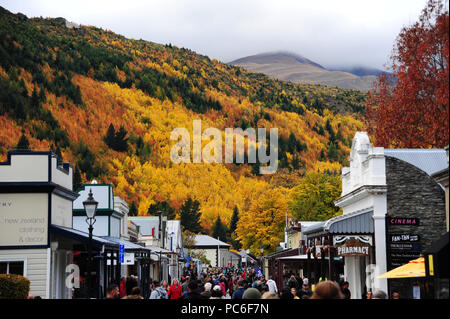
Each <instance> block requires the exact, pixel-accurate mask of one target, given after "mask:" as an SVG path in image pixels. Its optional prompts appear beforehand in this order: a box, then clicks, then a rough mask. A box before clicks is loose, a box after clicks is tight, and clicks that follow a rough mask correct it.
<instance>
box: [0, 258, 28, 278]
mask: <svg viewBox="0 0 450 319" xmlns="http://www.w3.org/2000/svg"><path fill="white" fill-rule="evenodd" d="M13 262H22V263H23V272H22V276H23V277H26V276H27V269H28V267H27V265H28V263H27V258H25V257H24V258H4V257H0V263H7V266H6V271H7V272H6V273H7V274H9V263H13Z"/></svg>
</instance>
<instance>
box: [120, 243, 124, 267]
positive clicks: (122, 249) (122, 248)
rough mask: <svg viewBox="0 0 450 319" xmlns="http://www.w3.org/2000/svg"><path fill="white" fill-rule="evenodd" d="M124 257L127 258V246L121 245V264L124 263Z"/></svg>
mask: <svg viewBox="0 0 450 319" xmlns="http://www.w3.org/2000/svg"><path fill="white" fill-rule="evenodd" d="M124 257H125V245H119V262H120V263H121V264H123V263H124Z"/></svg>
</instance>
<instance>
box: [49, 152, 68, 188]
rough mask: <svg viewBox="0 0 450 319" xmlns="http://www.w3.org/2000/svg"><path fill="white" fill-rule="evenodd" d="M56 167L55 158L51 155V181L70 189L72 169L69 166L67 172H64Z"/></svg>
mask: <svg viewBox="0 0 450 319" xmlns="http://www.w3.org/2000/svg"><path fill="white" fill-rule="evenodd" d="M56 167H57V159H56V157H52V182H53V183H56V184H59V185H61V186H63V187H65V188H67V189H70V190H72V188H73V186H72V182H73V178H72V174H73V169H72V168H71V167H70V168H69V172H68V174H66V173H65V172H63V171H62V170H59V169H57V168H56Z"/></svg>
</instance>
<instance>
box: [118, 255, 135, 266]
mask: <svg viewBox="0 0 450 319" xmlns="http://www.w3.org/2000/svg"><path fill="white" fill-rule="evenodd" d="M121 264H122V265H134V253H125V255H124V257H123V262H121Z"/></svg>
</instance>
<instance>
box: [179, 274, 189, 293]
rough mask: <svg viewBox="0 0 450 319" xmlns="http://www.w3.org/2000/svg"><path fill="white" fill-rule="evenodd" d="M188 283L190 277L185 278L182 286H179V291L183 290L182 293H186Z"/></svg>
mask: <svg viewBox="0 0 450 319" xmlns="http://www.w3.org/2000/svg"><path fill="white" fill-rule="evenodd" d="M189 281H190V277H189V276H186V278H185V279H184V282H183V284H182V285H181V289H182V290H183V293H185V292H187V287H188V285H189Z"/></svg>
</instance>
